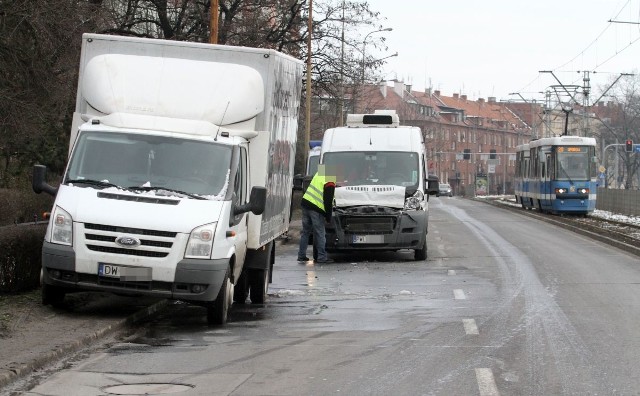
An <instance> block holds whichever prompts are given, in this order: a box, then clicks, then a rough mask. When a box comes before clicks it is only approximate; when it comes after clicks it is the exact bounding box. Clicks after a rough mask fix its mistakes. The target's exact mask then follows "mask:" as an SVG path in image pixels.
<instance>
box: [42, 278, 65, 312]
mask: <svg viewBox="0 0 640 396" xmlns="http://www.w3.org/2000/svg"><path fill="white" fill-rule="evenodd" d="M65 294H66V293H65V291H64V289H62V288H60V287H57V286H51V285H47V284H46V283H43V284H42V305H51V306H52V307H54V308H60V307H62V306H63V305H64V304H63V303H64V296H65Z"/></svg>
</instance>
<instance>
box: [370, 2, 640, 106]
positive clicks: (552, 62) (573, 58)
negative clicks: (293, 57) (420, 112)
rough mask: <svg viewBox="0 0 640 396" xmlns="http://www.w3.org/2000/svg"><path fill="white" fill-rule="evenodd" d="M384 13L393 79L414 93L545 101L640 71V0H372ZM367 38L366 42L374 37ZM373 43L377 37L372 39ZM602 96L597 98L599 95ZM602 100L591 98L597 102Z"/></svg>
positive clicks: (388, 73) (373, 7)
mask: <svg viewBox="0 0 640 396" xmlns="http://www.w3.org/2000/svg"><path fill="white" fill-rule="evenodd" d="M368 3H369V5H370V8H371V10H375V11H379V12H380V13H381V16H382V18H383V19H385V20H384V21H383V22H382V26H383V27H391V28H393V31H391V32H383V33H374V34H376V35H378V34H383V35H385V36H386V37H387V40H388V41H387V43H388V51H386V52H385V51H375V50H374V49H373V48H369V47H367V54H369V51H372V52H373V54H375V56H377V57H379V58H381V57H384V56H386V55H390V54H393V53H394V52H396V51H397V52H398V53H399V55H398V56H397V57H392V58H389V59H388V64H387V65H386V66H385V67H384V74H385V75H386V78H387V79H393V78H398V79H400V80H404V81H405V82H408V83H412V84H413V86H414V89H418V90H424V88H425V87H429V86H430V87H432V88H433V89H439V90H440V91H442V94H443V95H446V96H451V95H452V94H453V93H461V94H466V95H468V97H469V99H477V98H486V97H488V96H495V97H497V100H501V99H503V100H507V99H512V98H514V96H509V95H508V94H509V93H511V92H520V93H521V94H522V95H523V96H524V97H525V98H527V99H529V98H535V99H543V95H542V94H539V93H538V92H540V91H545V90H546V89H547V87H549V86H550V85H556V84H558V82H557V81H556V80H555V79H554V77H553V76H552V75H551V74H540V73H538V72H539V71H540V70H552V71H554V74H555V75H556V76H557V77H558V79H559V80H560V81H561V82H562V83H563V84H573V85H582V74H581V73H578V71H590V72H593V71H596V72H597V73H595V74H591V85H592V87H593V91H594V93H595V92H597V91H598V87H607V86H608V84H609V82H610V81H612V79H613V78H615V77H616V76H618V75H619V74H620V73H632V72H636V73H637V72H639V70H640V25H637V24H629V23H626V24H622V23H609V22H608V21H609V20H616V21H624V22H630V21H631V22H636V23H637V22H640V0H533V1H525V0H483V1H479V0H448V1H442V0H440V1H434V0H395V1H390V0H368ZM370 31H371V30H369V31H363V35H364V34H367V33H369V32H370ZM370 37H373V35H372V36H370ZM598 96H599V95H598ZM595 99H597V98H593V97H592V100H595Z"/></svg>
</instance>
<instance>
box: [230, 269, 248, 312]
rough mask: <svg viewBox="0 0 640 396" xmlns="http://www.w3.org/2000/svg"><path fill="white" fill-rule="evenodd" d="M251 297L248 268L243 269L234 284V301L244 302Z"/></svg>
mask: <svg viewBox="0 0 640 396" xmlns="http://www.w3.org/2000/svg"><path fill="white" fill-rule="evenodd" d="M247 297H249V283H248V281H247V270H246V269H243V270H242V273H241V274H240V277H239V278H238V281H237V282H236V284H235V285H234V286H233V302H236V303H238V304H244V303H245V302H246V301H247Z"/></svg>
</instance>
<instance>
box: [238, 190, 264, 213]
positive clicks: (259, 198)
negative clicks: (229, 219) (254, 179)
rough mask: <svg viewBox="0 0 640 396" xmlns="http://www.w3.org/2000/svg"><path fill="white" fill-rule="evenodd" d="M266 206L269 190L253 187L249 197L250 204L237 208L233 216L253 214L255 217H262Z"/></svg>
mask: <svg viewBox="0 0 640 396" xmlns="http://www.w3.org/2000/svg"><path fill="white" fill-rule="evenodd" d="M266 206H267V189H266V188H265V187H253V188H251V195H249V202H247V203H246V204H244V205H238V206H236V208H235V209H234V211H233V215H234V216H235V215H239V214H242V213H246V212H251V213H253V214H254V215H261V214H262V213H263V212H264V208H265V207H266Z"/></svg>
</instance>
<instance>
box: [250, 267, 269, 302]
mask: <svg viewBox="0 0 640 396" xmlns="http://www.w3.org/2000/svg"><path fill="white" fill-rule="evenodd" d="M269 272H270V271H269V270H268V269H255V268H252V269H251V270H250V271H249V285H250V286H249V297H250V298H251V302H252V303H254V304H264V302H265V300H266V299H267V290H268V289H269Z"/></svg>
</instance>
